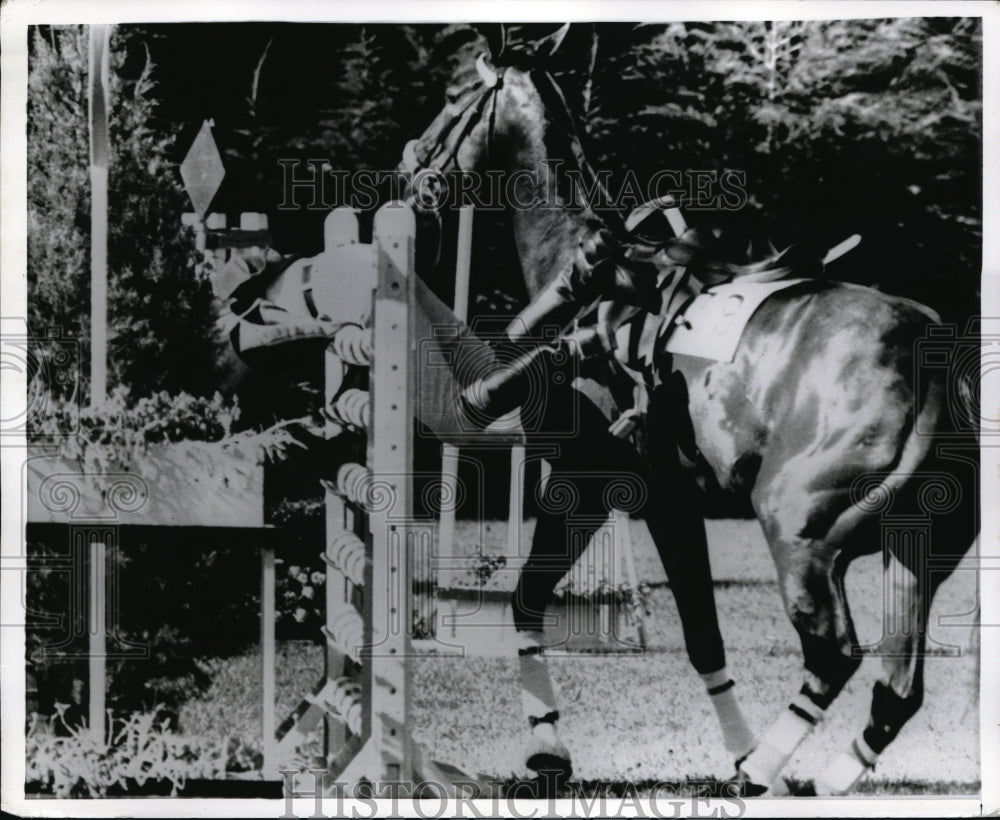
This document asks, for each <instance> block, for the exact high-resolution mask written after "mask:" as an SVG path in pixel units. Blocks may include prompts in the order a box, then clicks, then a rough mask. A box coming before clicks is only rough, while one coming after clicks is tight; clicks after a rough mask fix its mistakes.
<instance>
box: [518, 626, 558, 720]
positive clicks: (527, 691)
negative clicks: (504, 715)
mask: <svg viewBox="0 0 1000 820" xmlns="http://www.w3.org/2000/svg"><path fill="white" fill-rule="evenodd" d="M533 637H536V636H534V634H533V633H531V632H526V633H522V638H523V639H524V642H523V645H524V647H525V648H531V647H532V646H534V647H537V646H539V645H540V644H541V640H540V637H541V636H540V635H538V636H537V638H538V640H534V641H533V640H531V638H533ZM518 664H519V666H520V668H521V703H522V705H523V707H524V716H525V717H527V718H529V719H530V718H540V717H544V716H545V715H547V714H548V713H549V712H554V711H556V695H555V692H554V691H553V688H552V678H550V677H549V670H548V667H547V666H546V664H545V659H544V658H543V657H541V656H540V655H538V654H537V653H535V654H528V655H520V656H519V657H518Z"/></svg>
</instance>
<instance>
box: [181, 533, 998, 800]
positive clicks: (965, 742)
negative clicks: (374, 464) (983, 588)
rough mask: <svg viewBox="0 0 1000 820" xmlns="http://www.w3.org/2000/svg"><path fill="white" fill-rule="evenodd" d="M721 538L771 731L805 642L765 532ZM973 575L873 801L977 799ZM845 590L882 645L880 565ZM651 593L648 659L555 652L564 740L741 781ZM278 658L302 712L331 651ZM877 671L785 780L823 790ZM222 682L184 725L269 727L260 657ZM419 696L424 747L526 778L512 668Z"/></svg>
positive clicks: (645, 541) (663, 595) (745, 682)
mask: <svg viewBox="0 0 1000 820" xmlns="http://www.w3.org/2000/svg"><path fill="white" fill-rule="evenodd" d="M631 526H632V534H633V540H634V543H635V552H636V562H637V568H638V574H639V576H640V577H641V578H643V579H645V580H646V581H648V582H650V583H653V584H654V585H655V584H658V583H660V584H662V582H663V581H664V580H665V578H664V575H663V570H662V568H661V567H660V565H659V561H658V559H657V557H656V555H655V551H654V548H653V546H652V543H651V541H650V539H649V537H648V534H647V533H646V530H645V526H644V525H643V524H642V522H632V525H631ZM504 527H505V525H504V524H502V523H498V522H494V523H490V522H487V523H485V524H473V523H468V522H460V524H459V530H458V533H457V542H458V544H459V545H460V549H461V550H465V551H468V552H470V553H474V552H476V551H477V550H479V549H480V548H482V549H483V551H485V552H487V553H500V552H502V551H503V543H504ZM531 527H532V522H530V521H529V522H528V523H526V525H525V530H524V537H525V540H524V543H525V544H527V543H529V541H528V539H529V538H530V533H531ZM708 529H709V541H710V544H711V556H712V565H713V571H714V574H715V577H716V581H717V589H716V600H717V605H718V608H719V617H720V621H721V625H722V631H723V636H724V638H725V641H726V647H727V654H728V662H729V668H730V670H731V672H732V674H733V676H734V677H735V678H736V680H737V684H738V689H737V692H738V694H739V697H740V700H741V702H742V704H743V708H744V710H745V713H746V715H747V717H748V720H749V721H750V723H751V726H752V727H753V728H754V730H755V731H757V732H763V731H765V730H766V729H767V727H768V726H769V725H770V723H771V722H772V721H773V720H774V719H775V718H776V717H777V716H778V715H779V714H780V713H781V711H782V710H783V709H784V708H785V706H786V704H787V702H788V700H789V698H790V697H791V696H792V695H793V694H794V693H795V692H796V691H797V690H798V687H799V685H800V679H801V671H800V669H801V667H800V660H799V650H798V641H797V638H796V635H795V633H794V631H793V630H792V628H791V626H790V624H789V623H788V620H787V618H786V617H785V615H784V612H783V610H782V606H781V601H780V598H779V596H778V590H777V585H776V582H775V572H774V569H773V566H772V565H771V562H770V558H769V556H768V553H767V548H766V545H765V544H764V541H763V538H762V537H761V534H760V530H759V527H758V525H757V524H756V522H753V521H749V522H748V521H726V520H722V521H709V522H708ZM509 565H510V566H514V565H516V560H513V559H512V560H510V562H509ZM970 570H971V567H966V568H965V569H960V570H959V571H958V572H956V573H955V574H954V576H952V578H950V579H949V580H948V581H946V582H945V583H944V585H943V586H942V588H941V590H940V591H939V593H938V596H937V599H936V601H935V606H934V608H933V610H932V617H931V631H930V636H931V641H932V643H933V642H936V643H937V644H938V646H939V649H941V651H944V647H945V645H947V646H952V647H956V648H957V649H958V651H959V654H958V655H957V656H946V655H943V654H942V655H937V656H933V657H930V658H928V660H927V665H926V690H927V691H926V696H925V700H924V706H923V708H922V710H921V711H920V712H919V713H918V714H917V715H916V716H915V717H914V718H913V719H912V720H911V721H910V722H909V723H908V724H907V726H906V727H905V728H904V730H903V732H902V733H901V734H900V736H899V738H898V739H897V740H896V742H895V743H893V745H892V746H890V747H889V749H888V750H887V752H886V753H885V754H884V755H883V757H882V759H881V760H880V761H879V763H878V766H877V769H876V771H875V772H874V773H873V774H872V775H870V776H869V779H868V782H867V783H866V784H865V786H864V791H866V792H874V793H906V794H914V793H951V794H955V793H963V794H969V793H974V792H977V791H978V782H979V771H980V768H979V709H978V665H977V659H976V642H975V634H976V633H975V629H974V628H973V626H972V622H973V619H974V615H973V614H970V613H971V612H972V610H974V608H975V606H976V603H977V597H976V596H977V591H976V576H975V573H974V572H972V571H970ZM513 577H514V573H513V572H504V573H500V574H499V575H498V576H497V577H496V578H495V579H494V583H495V584H496V585H498V586H501V587H504V586H507V585H509V584H511V583H513ZM848 594H849V597H850V600H851V606H852V611H853V613H854V616H855V620H856V625H857V628H858V632H859V637H860V638H861V639H862V640H863V641H864V640H868V641H874V640H875V639H876V638H877V636H878V635H879V632H880V624H881V616H880V613H881V610H882V597H881V596H882V579H881V567H880V560H879V559H878V558H877V557H870V558H864V559H860V560H859V561H858V562H856V564H855V565H854V566H853V567H852V568H851V570H850V571H849V574H848ZM652 599H653V605H654V610H653V613H652V615H651V616H650V617H649V618H648V619H647V630H648V635H647V638H648V650H647V652H646V653H645V655H643V656H624V655H614V656H591V657H558V656H553V657H552V658H550V669H551V672H552V676H553V679H554V681H555V684H556V686H557V691H558V696H559V704H560V711H561V713H562V717H563V719H562V721H561V727H562V734H563V737H564V739H565V740H566V742H567V743H568V745H569V746H570V748H571V749H572V751H573V757H574V768H575V771H576V776H577V777H579V778H580V779H583V780H612V781H622V780H629V781H635V782H639V781H644V782H656V781H659V780H683V779H685V778H701V777H705V778H725V777H728V776H730V775H731V773H732V762H731V761H730V760H729V759H728V756H727V754H726V753H725V750H724V749H723V747H722V743H721V736H720V733H719V729H718V726H717V723H716V720H715V717H714V713H713V712H712V709H711V705H710V703H709V701H708V698H707V697H706V696H705V694H704V690H703V687H702V684H701V681H700V680H699V679H698V677H697V675H696V674H695V672H694V670H693V669H692V668H691V667H690V665H689V663H688V660H687V656H686V654H685V652H684V649H683V645H682V642H681V638H680V634H681V633H680V626H679V621H678V618H677V613H676V609H675V607H674V604H673V599H672V596H671V593H670V591H669V589H668V588H666V587H664V586H656V587H655V588H654V590H653V593H652ZM945 621H950V622H951V623H946V622H945ZM279 653H280V654H279V663H278V686H279V699H280V701H281V704H282V708H283V709H285V710H289V709H291V708H292V707H293V706H294V705H295V703H296V702H297V700H298V697H299V696H300V695H301V693H302V692H303V690H304V689H306V688H308V686H309V685H311V683H312V682H313V681H314V680H315V679H317V678H318V676H319V670H320V665H321V663H322V660H321V651H320V648H319V647H318V646H312V645H309V644H302V643H287V644H284V645H281V646H280V647H279ZM878 671H879V661H878V659H877V658H874V657H872V658H866V659H865V661H864V663H863V664H862V667H861V669H860V670H859V672H858V673H857V674H856V675H855V677H854V679H853V680H852V681H851V682H850V684H849V685H848V687H847V689H846V690H845V692H844V693H843V694H842V695H841V696H840V698H839V699H838V700H837V701H836V703H835V704H834V706H833V707H832V708H831V710H830V713H829V714H828V715H827V717H826V719H825V720H824V722H823V723H822V724H821V725H820V727H819V728H818V729H817V731H816V732H815V733H814V734H813V735H812V737H811V738H809V740H808V741H807V742H806V743H805V744H803V746H802V747H800V749H799V751H798V752H797V753H796V755H795V757H794V758H793V759H792V761H791V763H790V764H789V767H788V769H787V770H786V774H787V775H790V776H791V777H793V778H795V779H797V780H801V781H808V780H811V779H812V778H813V776H814V775H815V773H816V772H818V771H820V770H821V769H822V767H823V766H824V765H826V764H827V762H828V761H829V760H830V759H831V758H832V757H833V756H834V755H835V754H836V753H837V752H838V751H840V750H841V749H844V748H846V746H847V744H848V743H849V742H850V740H851V739H852V738H853V737H854V736H855V735H856V734H857V732H858V731H859V729H860V728H861V727H862V726H863V725H864V723H865V721H866V719H867V714H868V704H869V698H870V693H871V686H872V683H873V682H874V680H875V677H876V675H877V674H878ZM214 675H215V680H216V683H215V684H214V685H213V690H216V691H215V694H214V695H213V693H212V692H209V693H208V695H207V696H206V698H204V699H203V700H201V701H199V702H196V703H195V702H193V703H191V704H189V705H188V707H187V709H186V711H185V713H182V715H181V720H182V723H186V724H187V725H188V726H189V727H190V728H191V729H192V730H194V729H199V730H200V731H203V732H207V733H210V734H214V733H216V732H219V733H222V734H223V736H225V734H227V733H228V734H232V732H233V731H234V727H242V730H241V732H244V731H245V732H246V734H247V737H248V739H250V738H251V737H252V736H253V735H254V734H255V733H256V732H257V731H259V730H258V728H257V727H258V725H259V724H257V719H256V716H257V714H258V710H259V706H258V705H257V697H258V695H257V693H258V692H259V691H260V690H259V688H258V686H259V683H256V681H259V662H258V661H257V659H256V658H255V657H253V656H248V657H245V658H240V659H237V660H236V661H229V662H227V663H226V664H220V665H219V666H218V668H216V669H215V670H214ZM234 690H242V691H244V692H247V693H252V695H251V698H250V699H244V700H243V701H242V702H241V703H240V704H239V705H238V706H237V707H236V708H235V711H234V710H223V711H222V712H220V711H219V710H218V709H216V708H213V707H212V702H213V698H223V699H225V700H226V701H229V700H230V699H231V696H232V695H231V693H232V692H233V691H234ZM413 693H414V694H413V698H414V716H413V731H414V734H415V737H416V739H417V740H418V741H420V742H422V743H423V744H425V745H426V746H427V747H428V748H429V749H431V750H433V754H434V756H435V757H436V758H438V759H440V760H443V761H450V762H454V763H460V764H461V766H462V768H463V769H465V770H466V771H470V772H479V773H484V774H487V775H490V776H491V777H500V778H506V777H511V776H515V777H520V776H524V775H525V774H526V770H525V769H524V768H523V766H522V765H521V763H520V751H519V750H520V742H521V739H522V718H521V707H520V694H519V688H518V680H517V665H516V660H515V659H513V658H449V657H433V656H429V657H421V658H419V659H418V660H417V661H416V662H415V672H414V680H413ZM195 724H201V725H200V726H196V725H195Z"/></svg>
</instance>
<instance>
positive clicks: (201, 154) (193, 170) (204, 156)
mask: <svg viewBox="0 0 1000 820" xmlns="http://www.w3.org/2000/svg"><path fill="white" fill-rule="evenodd" d="M225 176H226V169H225V167H224V166H223V164H222V156H221V155H220V154H219V146H217V145H216V144H215V138H214V137H213V136H212V127H211V125H210V124H209V122H208V120H205V122H203V123H202V125H201V130H200V131H199V132H198V136H197V137H195V138H194V142H193V143H191V149H190V150H189V151H188V152H187V156H186V157H184V162H182V163H181V179H182V180H184V190H186V191H187V192H188V196H189V197H191V204H193V205H194V209H195V210H196V211H197V212H198V215H199V216H202V217H204V216H205V212H206V211H207V210H208V206H209V205H211V204H212V199H213V198H214V197H215V194H216V193H217V192H218V190H219V186H220V185H221V184H222V179H223V177H225Z"/></svg>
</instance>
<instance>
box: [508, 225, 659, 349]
mask: <svg viewBox="0 0 1000 820" xmlns="http://www.w3.org/2000/svg"><path fill="white" fill-rule="evenodd" d="M613 243H614V240H613V238H612V237H611V235H610V234H609V233H607V232H606V231H601V232H597V233H595V234H593V235H592V236H590V237H589V238H588V239H587V240H586V241H584V242H581V244H580V247H579V249H578V250H577V254H576V259H575V260H574V263H573V265H572V266H570V267H568V268H566V269H564V270H563V271H561V272H560V273H559V274H558V275H557V276H556V278H555V279H553V280H552V282H550V283H549V284H548V286H547V287H546V288H545V289H544V290H542V291H541V292H540V293H538V294H537V295H536V296H535V298H534V299H533V300H532V301H531V304H529V305H528V306H527V307H526V308H525V309H524V310H522V311H521V313H520V314H518V316H517V318H516V319H514V321H513V322H511V325H510V327H508V329H507V335H508V336H509V337H510V339H511V341H514V342H520V341H523V340H527V339H534V340H536V341H540V335H539V334H540V331H541V329H542V328H544V327H556V328H559V329H560V330H561V329H562V328H565V327H566V325H568V324H569V323H570V321H571V320H572V319H573V318H574V317H575V316H576V315H577V313H579V311H580V310H581V309H582V308H584V307H586V306H587V305H589V304H591V303H593V302H594V301H596V300H597V299H601V300H606V301H612V302H616V303H619V304H622V305H628V306H631V307H635V308H640V309H642V310H646V311H649V312H650V313H657V312H659V309H660V298H661V297H660V291H659V288H658V287H657V276H658V274H659V271H658V269H657V267H656V266H655V265H653V264H651V263H649V262H646V261H637V260H632V259H628V258H627V257H626V256H625V254H624V253H622V252H620V251H619V249H618V247H617V246H616V245H615V244H613Z"/></svg>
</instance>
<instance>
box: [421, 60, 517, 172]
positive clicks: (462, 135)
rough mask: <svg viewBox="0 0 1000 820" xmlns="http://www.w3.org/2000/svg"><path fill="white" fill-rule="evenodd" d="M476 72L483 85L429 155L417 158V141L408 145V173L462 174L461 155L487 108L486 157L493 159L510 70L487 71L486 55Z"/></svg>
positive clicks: (432, 147) (451, 121) (439, 133)
mask: <svg viewBox="0 0 1000 820" xmlns="http://www.w3.org/2000/svg"><path fill="white" fill-rule="evenodd" d="M476 69H477V71H478V72H479V75H480V77H481V78H482V85H481V86H480V87H479V88H478V89H475V93H473V94H472V95H470V97H469V99H468V100H467V101H466V103H465V104H464V105H463V106H462V108H461V109H460V110H459V111H457V112H456V113H455V114H454V116H453V117H452V118H451V120H449V121H448V123H447V124H446V125H445V126H444V127H443V128H441V130H440V131H439V132H438V135H437V137H436V138H435V140H434V144H433V145H431V147H430V148H429V149H428V151H427V153H426V155H425V156H423V157H421V156H419V155H418V154H417V146H416V143H417V141H416V140H413V141H411V142H409V143H408V144H407V146H406V149H405V150H404V151H403V166H404V168H405V169H406V170H407V171H408V172H410V173H412V174H417V173H419V172H420V171H424V170H429V169H432V170H435V171H438V172H439V173H447V172H448V171H451V170H454V171H461V170H462V168H461V166H460V165H459V164H458V152H459V150H460V149H461V147H462V144H463V143H464V142H465V139H466V138H467V137H468V136H469V134H471V133H472V129H473V128H475V127H476V125H477V124H478V123H479V122H480V121H481V120H482V118H483V114H484V112H485V111H486V107H487V106H488V105H489V106H490V114H489V126H488V127H487V130H486V155H487V157H488V156H489V155H490V147H491V145H492V142H493V135H494V131H495V128H496V113H497V96H498V92H499V91H500V89H501V88H503V81H504V75H505V73H506V70H507V69H506V67H500V68H496V69H490V68H487V67H486V63H485V56H484V55H480V56H479V58H478V59H477V60H476ZM491 103H492V104H491ZM456 128H457V129H458V131H457V137H456V138H455V139H454V140H449V137H451V135H452V133H453V132H454V131H455V130H456ZM449 142H451V143H452V146H451V149H450V151H449V152H448V154H447V156H446V157H445V158H444V161H443V162H440V161H437V162H436V160H438V158H439V157H440V155H441V154H442V153H443V152H444V151H445V150H447V145H448V143H449Z"/></svg>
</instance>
